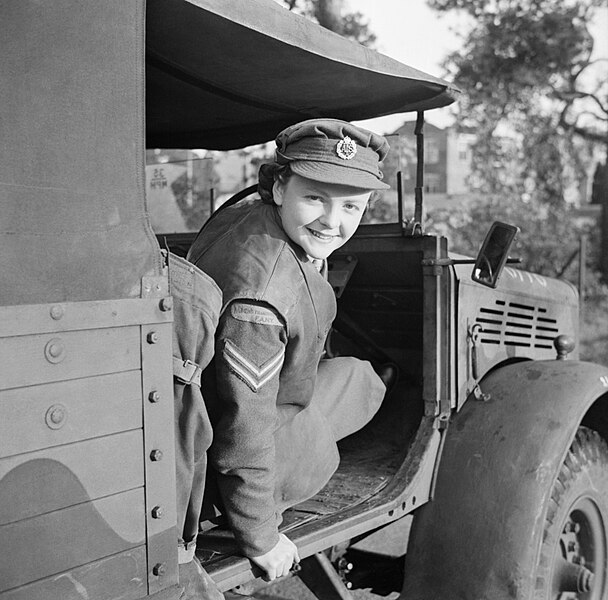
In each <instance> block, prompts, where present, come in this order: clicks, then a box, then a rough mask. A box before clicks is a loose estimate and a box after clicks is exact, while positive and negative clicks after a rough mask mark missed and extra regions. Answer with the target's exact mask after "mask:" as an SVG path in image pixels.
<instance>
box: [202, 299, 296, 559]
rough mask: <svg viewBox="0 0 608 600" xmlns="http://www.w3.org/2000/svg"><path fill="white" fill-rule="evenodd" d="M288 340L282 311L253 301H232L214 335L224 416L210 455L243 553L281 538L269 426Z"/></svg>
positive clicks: (272, 425) (252, 553)
mask: <svg viewBox="0 0 608 600" xmlns="http://www.w3.org/2000/svg"><path fill="white" fill-rule="evenodd" d="M286 342H287V335H286V328H285V325H284V322H283V320H282V318H281V317H280V316H279V314H278V313H277V312H276V311H275V310H274V309H273V308H271V307H270V306H269V305H267V304H264V303H259V302H253V301H235V302H233V303H231V304H230V306H228V307H227V308H226V310H225V311H224V313H223V315H222V317H221V319H220V322H219V326H218V331H217V335H216V354H215V364H216V377H217V392H218V396H219V400H220V404H221V417H220V419H219V422H218V423H217V425H216V428H215V431H214V436H215V437H214V442H213V445H212V447H211V449H210V459H211V462H212V464H213V466H214V467H215V469H216V471H217V472H218V485H219V488H220V493H221V495H222V500H223V501H224V504H225V507H226V511H227V517H228V520H229V522H230V525H231V527H232V529H233V531H234V534H235V537H236V540H237V542H238V544H239V546H240V547H241V550H242V551H243V553H244V554H245V555H246V556H260V555H262V554H264V553H266V552H268V551H269V550H270V549H272V548H273V547H274V545H275V544H276V543H277V542H278V539H279V538H278V522H279V521H278V515H277V513H276V509H275V503H274V488H275V440H274V432H275V428H276V419H277V410H276V401H277V394H278V390H279V375H280V372H281V367H282V365H283V360H284V357H285V349H286Z"/></svg>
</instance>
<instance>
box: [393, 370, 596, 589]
mask: <svg viewBox="0 0 608 600" xmlns="http://www.w3.org/2000/svg"><path fill="white" fill-rule="evenodd" d="M481 387H482V390H483V392H484V393H485V394H488V395H489V396H490V398H489V399H488V400H487V401H485V402H483V401H477V400H473V399H470V400H469V401H467V402H466V403H465V405H464V407H463V409H462V410H461V412H459V413H457V414H455V415H453V417H452V421H451V423H450V425H449V427H448V430H447V432H446V436H447V437H446V440H445V445H444V448H443V452H442V457H441V462H440V464H439V467H438V473H437V480H436V485H435V490H434V494H433V499H432V500H431V502H429V503H428V504H427V505H425V506H424V507H421V509H419V512H418V513H417V514H416V517H415V518H414V525H413V528H412V532H411V536H410V540H409V545H408V550H407V555H406V568H405V573H406V575H405V580H404V587H403V593H402V596H401V599H402V600H422V599H424V600H431V599H432V600H453V599H455V598H458V599H465V598H466V599H471V600H482V599H483V600H485V599H487V600H490V599H491V600H500V599H503V598H504V599H506V598H509V599H513V598H517V599H524V598H525V599H528V598H532V595H533V593H534V584H535V581H534V579H535V577H534V574H535V571H536V565H537V563H538V560H539V559H538V556H539V548H540V544H541V542H542V535H543V529H544V523H545V516H546V507H547V503H548V500H549V497H550V494H551V490H552V487H553V484H554V482H555V480H556V477H557V475H558V473H559V470H560V467H561V464H562V461H563V460H564V457H565V455H566V453H567V452H568V449H569V447H570V444H571V442H572V440H573V438H574V436H575V433H576V431H577V428H578V427H579V425H580V424H581V422H582V421H583V418H584V417H585V415H586V414H587V413H588V411H589V409H590V407H591V406H592V405H593V404H594V403H596V402H598V401H599V403H600V404H602V406H600V405H599V404H598V406H596V408H595V409H594V411H593V414H594V415H595V418H596V420H599V419H601V418H602V416H604V415H606V414H607V413H608V397H607V396H606V394H607V392H608V369H607V368H605V367H601V366H599V365H594V364H590V363H585V362H578V361H568V360H556V361H542V362H536V361H528V362H521V363H517V364H512V365H509V366H505V367H503V368H499V369H497V370H496V371H494V372H492V373H490V374H489V375H488V376H487V377H486V379H484V380H483V381H482V383H481ZM602 396H604V398H603V399H602V400H600V398H602ZM603 400H606V402H603ZM603 405H605V408H604V406H603ZM598 408H599V409H600V410H597V409H598ZM585 425H586V426H587V427H591V428H594V427H597V428H598V429H599V430H601V429H602V427H601V425H599V424H597V423H596V424H594V422H593V420H592V419H591V418H590V416H588V417H587V419H585ZM604 428H605V423H604Z"/></svg>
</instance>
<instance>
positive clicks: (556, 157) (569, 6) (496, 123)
mask: <svg viewBox="0 0 608 600" xmlns="http://www.w3.org/2000/svg"><path fill="white" fill-rule="evenodd" d="M428 4H429V5H430V6H431V7H432V8H434V9H435V10H437V11H439V12H442V13H446V12H449V11H460V12H464V13H466V14H468V15H469V16H470V17H471V28H470V30H469V31H468V33H467V34H466V35H464V37H463V47H462V49H461V50H460V51H459V52H457V53H453V54H451V55H450V56H449V57H448V58H447V59H446V62H445V67H446V69H447V71H448V73H449V74H450V76H451V77H452V78H453V79H454V80H455V81H456V83H457V85H459V86H460V87H461V88H462V89H463V90H464V94H463V95H464V98H463V100H462V101H461V102H460V103H459V108H458V109H457V110H458V113H457V117H458V120H459V122H460V123H463V124H465V125H467V126H469V127H471V128H472V129H473V130H474V131H475V132H476V135H477V142H476V144H475V146H474V148H473V165H472V168H473V176H472V179H473V180H474V181H475V184H476V187H477V190H478V192H479V194H478V195H477V196H478V199H477V201H473V202H471V203H469V205H468V206H467V207H461V208H460V209H459V210H458V211H454V212H452V213H451V214H442V215H439V214H435V215H431V218H432V221H434V227H435V228H436V229H439V230H442V231H443V232H445V233H446V234H447V235H448V237H450V241H451V246H452V247H453V248H455V249H457V250H459V251H461V252H465V253H467V254H470V255H471V254H475V253H476V252H477V250H478V247H479V243H480V241H481V239H482V237H483V234H484V232H485V230H487V228H488V227H489V224H490V223H491V222H492V221H493V220H505V221H509V222H512V223H515V224H517V225H519V226H520V227H521V228H522V231H521V234H520V235H519V239H518V241H517V242H516V246H515V248H514V250H513V254H514V255H516V256H520V257H522V258H523V268H525V269H528V270H531V271H536V272H540V273H545V274H547V275H550V276H558V277H566V278H569V279H570V280H571V281H573V282H576V279H577V269H576V263H577V261H575V260H574V261H573V260H572V257H573V256H574V255H575V253H576V250H577V247H578V241H579V237H580V235H581V234H582V233H587V234H588V235H589V236H590V239H591V241H592V246H591V249H590V253H589V261H590V263H589V264H588V271H587V272H588V273H589V276H588V285H587V289H586V290H585V293H584V295H583V297H584V298H585V299H586V300H587V304H586V308H585V315H586V316H587V318H586V322H585V323H583V332H585V330H587V331H588V332H589V333H588V335H587V337H586V338H585V335H584V336H583V337H584V340H583V348H586V349H585V350H584V352H583V355H586V357H587V358H594V359H596V360H598V359H599V360H601V361H603V362H605V361H606V360H608V354H607V353H606V352H605V351H603V354H598V351H597V350H596V349H597V348H600V347H602V348H603V347H605V344H606V341H608V334H606V332H605V331H604V333H602V334H601V335H600V337H599V338H597V335H598V332H600V333H601V331H602V328H603V329H604V330H608V321H607V320H606V316H605V314H604V313H605V312H606V308H607V307H606V300H605V298H606V292H607V291H608V290H607V289H606V287H605V286H603V285H601V284H600V283H599V280H598V277H597V267H598V263H599V256H600V253H599V251H598V249H599V247H600V244H599V239H598V238H599V236H598V235H597V233H598V230H597V227H595V228H594V227H589V225H588V224H584V223H581V221H580V219H577V218H576V213H575V211H574V210H573V208H574V207H575V206H576V204H577V202H578V201H580V200H581V199H582V198H583V197H584V195H585V192H586V189H587V187H588V185H587V184H588V179H589V171H590V170H592V169H593V166H594V162H595V161H597V159H598V148H600V147H601V146H604V147H605V145H606V144H607V143H608V131H607V125H608V71H607V69H606V66H607V65H608V62H607V61H608V57H596V56H595V53H594V39H593V36H592V35H591V33H590V29H589V26H590V23H591V20H592V18H593V16H594V15H595V14H596V13H597V11H598V10H600V8H601V7H602V6H605V0H428ZM603 10H605V8H604V9H603ZM585 199H586V198H585ZM607 233H608V232H607ZM594 269H595V272H594ZM606 275H608V272H607V273H606ZM602 315H604V316H603V317H602ZM600 318H601V319H603V321H601V320H599V319H600ZM590 319H592V321H590ZM591 334H593V336H595V337H596V338H597V339H596V340H595V341H593V340H592V341H591V342H589V339H590V336H591ZM592 347H593V348H592ZM590 348H592V349H590Z"/></svg>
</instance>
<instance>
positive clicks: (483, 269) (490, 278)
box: [471, 221, 519, 288]
mask: <svg viewBox="0 0 608 600" xmlns="http://www.w3.org/2000/svg"><path fill="white" fill-rule="evenodd" d="M518 232H519V227H516V226H515V225H508V224H507V223H500V222H499V221H496V222H495V223H492V226H491V227H490V231H488V235H486V239H485V240H484V241H483V244H482V246H481V250H480V251H479V254H478V255H477V258H476V259H475V266H474V267H473V273H472V275H471V279H473V281H476V282H477V283H481V284H482V285H486V286H488V287H491V288H495V287H496V284H497V282H498V278H499V277H500V274H501V273H502V270H503V267H504V266H505V263H506V262H507V258H508V255H509V249H510V248H511V244H512V243H513V240H514V239H515V236H516V235H517V233H518Z"/></svg>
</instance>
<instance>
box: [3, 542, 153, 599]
mask: <svg viewBox="0 0 608 600" xmlns="http://www.w3.org/2000/svg"><path fill="white" fill-rule="evenodd" d="M146 591H147V585H146V549H145V546H139V547H137V548H133V549H131V550H127V551H126V552H121V553H119V554H115V555H114V556H109V557H107V558H104V559H102V560H98V561H95V562H92V563H89V564H88V565H84V566H82V567H78V568H77V569H72V570H71V571H66V572H64V573H59V574H57V575H53V576H51V577H47V578H45V579H41V580H39V581H36V582H34V583H30V584H28V585H24V586H21V587H18V588H13V589H12V590H10V591H8V592H4V593H0V600H83V598H86V599H87V600H108V598H120V600H136V599H137V598H144V597H145V596H146Z"/></svg>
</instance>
